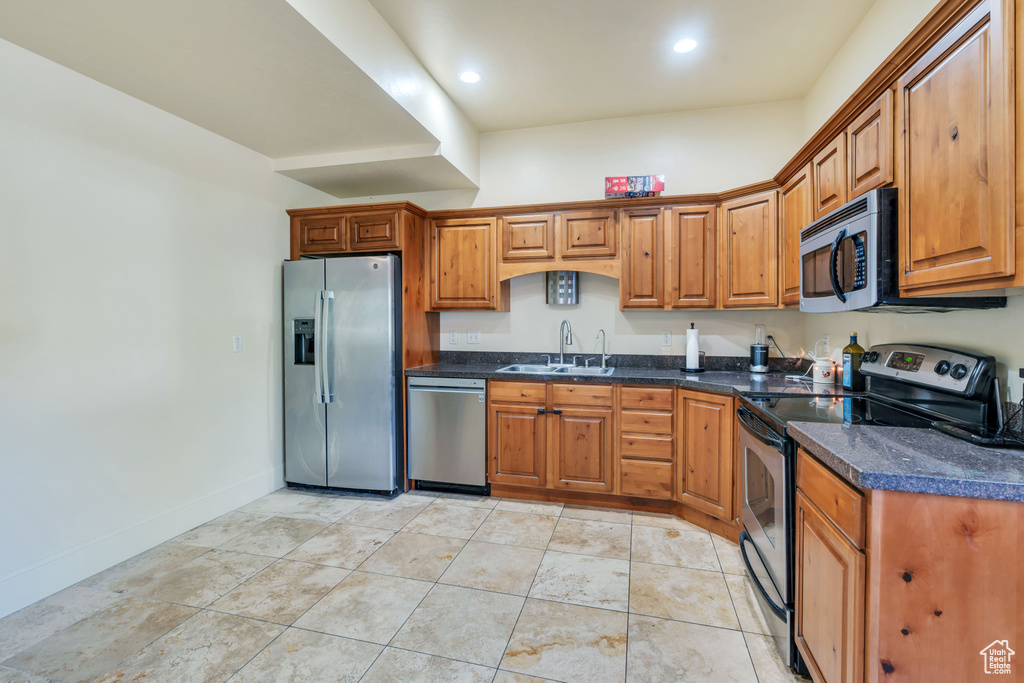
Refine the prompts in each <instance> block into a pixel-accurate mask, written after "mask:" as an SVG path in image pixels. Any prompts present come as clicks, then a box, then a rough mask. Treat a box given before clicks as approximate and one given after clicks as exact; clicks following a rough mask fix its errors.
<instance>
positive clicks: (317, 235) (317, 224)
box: [299, 216, 346, 253]
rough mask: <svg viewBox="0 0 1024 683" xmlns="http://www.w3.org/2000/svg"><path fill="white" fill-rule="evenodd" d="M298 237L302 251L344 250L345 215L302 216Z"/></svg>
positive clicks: (334, 251)
mask: <svg viewBox="0 0 1024 683" xmlns="http://www.w3.org/2000/svg"><path fill="white" fill-rule="evenodd" d="M299 239H300V244H301V250H302V251H303V252H333V253H336V252H340V251H345V246H346V245H345V217H344V216H330V217H328V218H303V219H302V220H300V221H299Z"/></svg>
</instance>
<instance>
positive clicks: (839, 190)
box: [811, 131, 846, 220]
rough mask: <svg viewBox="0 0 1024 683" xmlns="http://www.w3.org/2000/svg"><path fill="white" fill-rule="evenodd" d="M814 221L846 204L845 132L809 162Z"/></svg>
mask: <svg viewBox="0 0 1024 683" xmlns="http://www.w3.org/2000/svg"><path fill="white" fill-rule="evenodd" d="M811 169H812V172H813V174H814V199H813V202H814V204H813V209H814V219H815V220H817V219H819V218H821V217H822V216H824V215H825V214H827V213H828V212H829V211H832V210H833V209H838V208H839V207H840V206H842V205H843V204H845V203H846V132H845V131H844V132H842V133H840V134H839V135H837V136H836V139H835V140H833V141H832V142H831V143H829V144H828V145H827V146H826V147H825V148H824V149H823V150H821V151H820V152H818V153H817V154H815V155H814V160H813V161H812V162H811Z"/></svg>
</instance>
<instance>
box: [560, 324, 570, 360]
mask: <svg viewBox="0 0 1024 683" xmlns="http://www.w3.org/2000/svg"><path fill="white" fill-rule="evenodd" d="M566 344H569V345H570V346H571V345H572V325H570V324H569V321H568V320H563V321H562V324H561V326H560V327H559V328H558V362H559V364H560V365H565V345H566Z"/></svg>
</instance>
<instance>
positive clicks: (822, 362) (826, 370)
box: [811, 358, 836, 384]
mask: <svg viewBox="0 0 1024 683" xmlns="http://www.w3.org/2000/svg"><path fill="white" fill-rule="evenodd" d="M811 372H812V375H811V377H812V379H813V380H814V382H815V383H818V384H821V383H829V384H831V383H832V382H835V381H836V366H835V364H834V363H833V362H832V361H831V360H829V359H827V358H822V359H819V360H816V361H814V364H813V365H812V366H811Z"/></svg>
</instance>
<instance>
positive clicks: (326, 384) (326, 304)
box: [320, 289, 334, 403]
mask: <svg viewBox="0 0 1024 683" xmlns="http://www.w3.org/2000/svg"><path fill="white" fill-rule="evenodd" d="M321 295H322V296H323V300H322V301H321V305H322V306H323V308H324V310H323V313H322V314H321V316H320V319H321V321H322V324H323V334H322V335H320V337H321V341H320V354H321V355H320V371H321V372H322V373H323V378H322V379H321V380H320V384H321V385H322V386H323V395H324V401H323V402H324V403H333V402H334V389H333V388H331V373H330V370H329V368H328V366H329V364H328V362H327V343H328V337H327V335H328V334H330V332H329V330H330V329H331V325H330V322H329V320H328V319H329V318H330V311H331V299H333V298H334V291H333V290H330V289H328V290H324V291H323V292H321Z"/></svg>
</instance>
